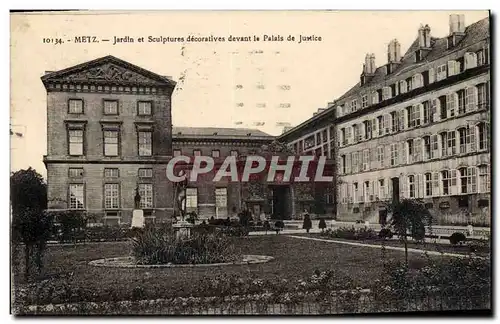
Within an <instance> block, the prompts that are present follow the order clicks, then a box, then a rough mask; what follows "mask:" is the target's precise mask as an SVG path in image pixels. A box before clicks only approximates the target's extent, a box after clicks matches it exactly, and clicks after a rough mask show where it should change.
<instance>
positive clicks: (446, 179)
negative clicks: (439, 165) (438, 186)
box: [441, 171, 451, 196]
mask: <svg viewBox="0 0 500 324" xmlns="http://www.w3.org/2000/svg"><path fill="white" fill-rule="evenodd" d="M441 181H442V182H443V195H445V196H446V195H450V185H451V175H450V171H443V172H441Z"/></svg>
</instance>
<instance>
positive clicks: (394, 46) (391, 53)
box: [387, 39, 401, 63]
mask: <svg viewBox="0 0 500 324" xmlns="http://www.w3.org/2000/svg"><path fill="white" fill-rule="evenodd" d="M387 59H388V63H399V62H400V61H401V45H400V44H399V42H398V40H397V39H393V40H391V41H390V42H389V45H388V46H387Z"/></svg>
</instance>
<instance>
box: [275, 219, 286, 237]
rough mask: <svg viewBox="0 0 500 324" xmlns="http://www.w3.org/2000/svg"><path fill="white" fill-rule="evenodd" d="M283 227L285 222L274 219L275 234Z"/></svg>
mask: <svg viewBox="0 0 500 324" xmlns="http://www.w3.org/2000/svg"><path fill="white" fill-rule="evenodd" d="M283 228H285V223H283V221H282V220H279V221H276V223H274V229H275V231H276V234H278V233H279V231H281V230H283Z"/></svg>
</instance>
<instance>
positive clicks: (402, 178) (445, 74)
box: [280, 15, 491, 225]
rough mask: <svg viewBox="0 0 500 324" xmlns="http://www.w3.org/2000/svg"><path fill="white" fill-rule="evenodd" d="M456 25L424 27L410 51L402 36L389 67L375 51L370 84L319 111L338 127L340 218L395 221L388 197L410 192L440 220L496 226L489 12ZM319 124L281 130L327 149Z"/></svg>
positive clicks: (296, 141) (367, 73) (369, 63)
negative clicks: (302, 130)
mask: <svg viewBox="0 0 500 324" xmlns="http://www.w3.org/2000/svg"><path fill="white" fill-rule="evenodd" d="M449 24H450V33H449V35H448V36H446V37H443V38H435V37H432V36H431V29H430V27H429V26H427V25H426V26H422V27H421V28H420V29H419V30H418V37H417V39H416V40H415V41H414V42H413V44H412V45H411V46H410V48H409V49H408V50H407V51H406V53H405V54H404V55H401V47H400V45H399V43H398V41H397V40H392V41H391V42H390V43H389V45H388V52H387V57H388V61H387V63H386V64H384V65H382V66H379V67H377V66H376V63H375V57H374V55H373V54H367V55H366V58H365V62H364V65H363V72H362V74H361V76H360V82H359V83H358V84H356V85H355V86H354V87H352V88H351V89H350V90H349V91H347V92H346V93H345V94H344V95H342V96H341V97H340V98H338V99H337V100H335V102H334V103H333V104H331V105H329V108H328V109H327V110H326V111H323V112H321V113H320V114H319V115H317V116H315V117H313V118H312V119H311V121H313V120H315V119H318V116H319V117H321V118H323V119H328V118H330V119H331V120H332V123H333V124H334V125H335V133H334V137H335V138H336V140H335V144H336V149H334V150H333V151H334V153H335V159H336V163H337V168H338V169H337V171H338V172H337V173H338V177H337V180H336V186H337V191H336V194H337V201H338V204H337V205H336V207H337V209H336V215H337V219H338V220H345V221H355V220H365V221H370V222H375V223H385V221H386V219H387V209H386V203H387V202H388V201H392V200H395V199H404V198H410V199H423V200H424V202H425V204H426V206H427V208H428V209H429V210H430V211H431V213H432V214H433V215H434V219H435V221H436V222H437V223H439V224H467V223H472V224H476V225H489V224H490V205H491V202H490V152H491V150H490V148H491V141H490V134H491V130H490V49H489V48H490V45H489V44H490V34H489V29H490V25H489V19H483V20H481V21H478V22H476V23H474V24H472V25H470V26H468V27H466V26H465V22H464V16H463V15H451V16H450V21H449ZM311 121H308V122H306V124H309V123H311ZM319 131H320V129H319V128H318V129H316V130H315V132H309V134H308V135H303V134H297V130H296V129H293V130H291V131H289V132H287V133H285V134H284V135H285V136H281V137H280V138H283V139H285V140H287V142H288V143H289V144H290V145H292V146H298V149H299V150H306V148H307V149H309V148H310V147H313V148H314V149H315V150H317V152H318V153H321V154H325V152H324V149H323V150H320V148H319V145H318V141H317V140H314V137H313V136H312V135H313V134H314V133H316V134H318V133H319ZM306 136H307V137H306ZM316 136H318V135H316ZM306 139H308V140H306ZM313 145H314V146H313Z"/></svg>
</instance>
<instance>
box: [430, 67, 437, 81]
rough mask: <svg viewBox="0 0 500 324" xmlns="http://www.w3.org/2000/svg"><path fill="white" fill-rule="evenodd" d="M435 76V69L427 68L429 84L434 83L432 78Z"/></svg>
mask: <svg viewBox="0 0 500 324" xmlns="http://www.w3.org/2000/svg"><path fill="white" fill-rule="evenodd" d="M435 78H436V71H435V70H434V68H430V69H429V84H431V83H434V80H435Z"/></svg>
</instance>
